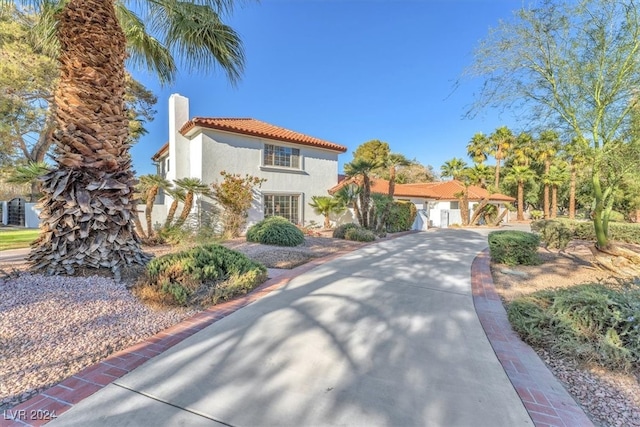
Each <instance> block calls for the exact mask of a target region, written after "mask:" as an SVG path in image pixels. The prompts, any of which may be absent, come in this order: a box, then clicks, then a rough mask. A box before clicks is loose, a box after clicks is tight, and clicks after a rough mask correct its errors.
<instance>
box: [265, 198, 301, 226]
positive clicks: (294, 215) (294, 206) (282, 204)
mask: <svg viewBox="0 0 640 427" xmlns="http://www.w3.org/2000/svg"><path fill="white" fill-rule="evenodd" d="M299 200H300V196H299V195H273V194H265V196H264V217H265V218H267V217H270V216H281V217H283V218H286V219H288V220H289V221H291V222H292V223H294V224H299V223H300V216H299V209H298V206H299Z"/></svg>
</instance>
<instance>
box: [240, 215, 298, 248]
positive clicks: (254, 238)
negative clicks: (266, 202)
mask: <svg viewBox="0 0 640 427" xmlns="http://www.w3.org/2000/svg"><path fill="white" fill-rule="evenodd" d="M247 241H248V242H255V243H262V244H263V245H277V246H298V245H301V244H302V243H304V233H303V232H302V231H301V230H300V229H299V228H298V227H296V226H295V225H293V224H292V223H291V222H290V221H289V220H287V219H286V218H283V217H281V216H271V217H269V218H265V219H263V220H262V221H260V222H258V223H257V224H255V225H253V226H251V228H249V230H248V231H247Z"/></svg>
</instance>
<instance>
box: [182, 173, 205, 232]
mask: <svg viewBox="0 0 640 427" xmlns="http://www.w3.org/2000/svg"><path fill="white" fill-rule="evenodd" d="M175 183H176V185H177V186H178V187H180V188H181V189H182V190H184V191H185V193H186V194H185V196H184V205H183V206H182V212H181V213H180V217H178V220H177V221H176V226H177V227H181V226H182V225H183V224H184V223H185V221H186V220H187V218H188V217H189V214H190V213H191V208H193V201H194V198H195V196H196V195H203V196H208V195H210V194H211V189H210V188H209V186H208V185H206V184H204V183H203V182H202V181H201V180H200V179H199V178H180V179H176V181H175Z"/></svg>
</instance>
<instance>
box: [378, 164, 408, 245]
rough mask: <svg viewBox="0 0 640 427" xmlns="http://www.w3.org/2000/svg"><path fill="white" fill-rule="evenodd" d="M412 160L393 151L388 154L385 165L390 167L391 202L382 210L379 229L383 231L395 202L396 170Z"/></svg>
mask: <svg viewBox="0 0 640 427" xmlns="http://www.w3.org/2000/svg"><path fill="white" fill-rule="evenodd" d="M410 164H411V161H409V159H407V158H406V157H405V156H404V155H402V154H398V153H391V154H389V156H387V159H386V162H385V166H387V167H388V168H389V193H388V195H389V199H390V200H391V201H390V202H389V203H387V204H385V205H384V211H383V212H382V216H381V217H380V223H379V224H378V228H379V229H378V231H379V232H381V231H382V229H383V228H384V227H385V224H386V223H387V218H389V213H390V212H391V205H392V204H393V195H394V194H395V191H396V172H397V168H398V166H409V165H410Z"/></svg>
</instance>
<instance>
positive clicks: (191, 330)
mask: <svg viewBox="0 0 640 427" xmlns="http://www.w3.org/2000/svg"><path fill="white" fill-rule="evenodd" d="M413 233H415V231H408V232H400V233H394V234H393V235H391V236H389V237H387V238H385V239H382V241H384V240H390V239H394V238H396V237H400V236H404V235H407V234H413ZM380 241H381V240H377V241H375V242H371V243H367V244H364V245H362V246H361V247H360V248H362V247H364V246H368V245H370V244H375V243H379V242H380ZM353 250H354V249H343V250H340V251H336V252H334V253H332V254H331V255H327V256H324V257H321V258H314V259H312V260H311V261H309V262H307V263H305V264H303V265H301V266H298V267H296V268H293V269H291V270H287V271H284V272H282V273H280V274H278V275H277V276H276V277H274V278H272V279H269V280H267V281H266V282H264V283H263V284H261V285H260V286H258V287H257V288H255V289H254V290H252V291H251V292H250V293H249V294H247V295H244V296H241V297H239V298H236V299H233V300H231V301H227V302H224V303H221V304H217V305H215V306H213V307H210V308H208V309H206V310H204V311H201V312H199V313H197V314H195V315H193V316H191V317H189V318H187V319H184V320H183V321H182V322H180V323H178V324H176V325H173V326H171V327H169V328H168V329H165V330H163V331H161V332H158V333H157V334H155V335H153V336H151V337H149V338H147V339H145V340H143V341H141V342H140V343H138V344H135V345H133V346H131V347H128V348H125V349H123V350H120V351H119V352H117V353H114V354H112V355H110V356H109V357H108V358H106V359H105V360H103V361H101V362H98V363H96V364H94V365H91V366H88V367H87V368H85V369H83V370H81V371H80V372H78V373H76V374H75V375H73V376H71V377H69V378H67V379H65V380H63V381H62V382H60V383H58V384H56V385H54V386H53V387H51V388H49V389H47V390H45V391H43V392H41V393H40V394H37V395H35V396H34V397H32V398H30V399H29V400H27V401H25V402H22V403H21V404H19V405H16V406H15V407H13V408H11V409H9V410H6V411H5V412H4V414H2V415H0V427H14V426H20V427H25V426H41V425H43V424H46V423H48V422H49V421H51V420H52V419H53V417H52V415H53V416H55V417H57V416H59V415H60V414H62V413H63V412H66V411H67V410H69V409H70V408H72V407H73V405H75V404H77V403H79V402H80V401H81V400H83V399H85V398H87V397H89V396H90V395H92V394H93V393H95V392H96V391H98V390H100V389H102V388H104V387H105V386H107V385H109V384H111V383H112V382H113V381H115V380H116V379H118V378H120V377H122V376H124V375H125V374H127V373H129V372H131V371H132V370H134V369H135V368H137V367H138V366H140V365H142V364H143V363H145V362H146V361H148V360H150V359H152V358H153V357H155V356H157V355H158V354H160V353H162V352H164V351H166V350H168V349H169V348H171V347H173V346H174V345H176V344H177V343H179V342H181V341H182V340H184V339H185V338H188V337H190V336H191V335H193V334H195V333H196V332H198V331H200V330H202V329H204V328H206V327H207V326H209V325H211V324H212V323H214V322H217V321H218V320H220V319H222V318H224V317H226V316H228V315H230V314H231V313H233V312H234V311H236V310H239V309H241V308H242V307H245V306H247V305H249V304H251V303H252V302H255V301H257V300H259V299H261V298H263V297H265V296H266V295H267V294H269V293H270V292H272V291H274V290H276V289H278V288H281V287H282V286H285V285H286V284H288V283H289V282H290V281H291V280H292V279H293V278H295V277H297V276H299V275H301V274H303V273H306V272H307V271H309V270H312V269H314V268H316V267H318V266H319V265H322V264H324V263H325V262H327V261H330V260H332V259H335V258H338V257H340V256H342V255H345V254H347V253H350V252H352V251H353Z"/></svg>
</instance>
